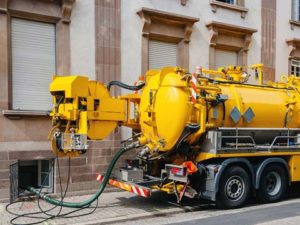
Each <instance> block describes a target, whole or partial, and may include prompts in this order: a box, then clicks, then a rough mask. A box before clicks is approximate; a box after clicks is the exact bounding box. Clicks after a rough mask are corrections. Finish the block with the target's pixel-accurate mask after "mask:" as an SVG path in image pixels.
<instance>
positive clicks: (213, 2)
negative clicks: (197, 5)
mask: <svg viewBox="0 0 300 225" xmlns="http://www.w3.org/2000/svg"><path fill="white" fill-rule="evenodd" d="M210 5H211V9H212V11H213V12H214V13H216V12H217V10H218V8H223V9H228V10H232V11H236V12H240V13H241V18H243V19H244V18H245V17H246V13H247V12H248V9H247V8H245V7H244V2H243V1H239V3H238V4H237V5H233V4H229V3H224V2H220V1H216V0H211V1H210Z"/></svg>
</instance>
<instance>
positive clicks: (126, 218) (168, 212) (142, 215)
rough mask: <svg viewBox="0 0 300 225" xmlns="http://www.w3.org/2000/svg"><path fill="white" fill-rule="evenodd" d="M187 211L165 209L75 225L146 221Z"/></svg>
mask: <svg viewBox="0 0 300 225" xmlns="http://www.w3.org/2000/svg"><path fill="white" fill-rule="evenodd" d="M186 211H187V210H186V209H184V208H174V209H165V210H160V211H159V212H144V213H140V214H132V215H126V216H119V217H115V218H106V219H102V220H98V221H87V222H81V223H75V224H73V225H99V224H112V223H118V222H126V221H132V220H138V219H141V218H143V219H146V218H152V217H159V216H167V215H172V214H175V213H184V212H186Z"/></svg>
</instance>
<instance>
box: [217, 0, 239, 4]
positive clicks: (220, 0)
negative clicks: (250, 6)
mask: <svg viewBox="0 0 300 225" xmlns="http://www.w3.org/2000/svg"><path fill="white" fill-rule="evenodd" d="M217 1H218V2H224V3H228V4H232V5H235V4H236V0H217Z"/></svg>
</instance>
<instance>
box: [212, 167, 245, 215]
mask: <svg viewBox="0 0 300 225" xmlns="http://www.w3.org/2000/svg"><path fill="white" fill-rule="evenodd" d="M250 188H251V182H250V177H249V174H248V173H247V172H246V171H245V170H244V169H243V168H242V167H239V166H235V167H229V168H228V169H226V170H225V171H224V173H223V174H222V177H221V180H220V184H219V191H218V193H217V201H216V204H217V207H218V208H222V209H232V208H238V207H241V206H243V205H244V204H245V203H246V202H247V200H248V198H249V195H250Z"/></svg>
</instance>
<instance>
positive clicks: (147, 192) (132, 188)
mask: <svg viewBox="0 0 300 225" xmlns="http://www.w3.org/2000/svg"><path fill="white" fill-rule="evenodd" d="M103 179H104V176H103V175H101V174H97V177H96V180H97V181H100V182H102V181H103ZM108 183H109V184H110V185H111V186H114V187H117V188H120V189H123V190H125V191H129V192H132V193H134V194H136V195H139V196H142V197H145V198H148V197H150V196H151V189H149V188H145V187H140V186H138V185H132V184H128V183H125V182H121V181H117V180H113V179H109V181H108Z"/></svg>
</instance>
